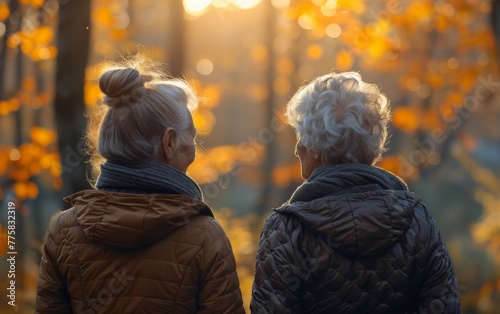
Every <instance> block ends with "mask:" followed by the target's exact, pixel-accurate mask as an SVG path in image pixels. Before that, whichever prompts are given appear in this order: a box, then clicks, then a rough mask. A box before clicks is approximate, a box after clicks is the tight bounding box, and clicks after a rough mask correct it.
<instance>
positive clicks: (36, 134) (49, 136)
mask: <svg viewBox="0 0 500 314" xmlns="http://www.w3.org/2000/svg"><path fill="white" fill-rule="evenodd" d="M30 138H31V140H32V141H33V143H36V144H39V145H40V146H43V147H45V146H47V145H49V144H50V143H53V142H54V141H55V140H56V139H57V134H56V132H54V131H52V130H47V129H44V128H40V127H34V128H32V129H31V131H30Z"/></svg>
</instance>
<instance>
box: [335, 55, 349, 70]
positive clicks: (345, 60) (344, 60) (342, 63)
mask: <svg viewBox="0 0 500 314" xmlns="http://www.w3.org/2000/svg"><path fill="white" fill-rule="evenodd" d="M352 62H353V60H352V56H351V55H350V54H349V53H348V52H347V51H341V52H339V53H338V54H337V59H336V61H335V64H336V65H337V66H338V67H339V68H341V69H343V70H348V69H350V68H351V66H352Z"/></svg>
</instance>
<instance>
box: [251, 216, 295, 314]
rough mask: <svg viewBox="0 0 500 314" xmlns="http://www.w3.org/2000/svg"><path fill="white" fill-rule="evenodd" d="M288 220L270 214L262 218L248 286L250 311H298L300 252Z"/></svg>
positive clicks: (284, 217)
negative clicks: (254, 260)
mask: <svg viewBox="0 0 500 314" xmlns="http://www.w3.org/2000/svg"><path fill="white" fill-rule="evenodd" d="M291 223H292V221H291V219H289V218H288V217H286V216H284V215H281V214H278V213H273V214H271V216H270V217H269V218H268V219H267V220H266V223H265V224H264V228H263V231H262V234H261V238H260V244H259V250H258V252H257V261H256V269H255V281H254V284H253V289H252V301H251V303H250V309H251V311H252V313H300V312H301V309H300V304H301V295H300V288H301V281H302V279H301V278H300V272H299V271H298V265H299V264H298V261H300V260H301V259H300V256H299V255H300V252H299V251H298V250H297V248H296V247H294V245H293V242H294V241H293V240H292V238H293V235H292V234H291V232H290V231H289V230H293V228H287V227H288V226H287V225H288V224H291Z"/></svg>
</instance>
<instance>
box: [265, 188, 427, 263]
mask: <svg viewBox="0 0 500 314" xmlns="http://www.w3.org/2000/svg"><path fill="white" fill-rule="evenodd" d="M418 203H419V197H418V196H417V195H416V194H414V193H412V192H409V191H403V190H372V191H368V192H362V193H350V192H348V194H341V195H338V194H337V195H330V196H325V197H322V198H319V199H316V200H313V201H310V202H293V203H291V204H285V205H283V206H282V207H280V208H277V209H275V211H277V212H279V213H283V214H289V215H293V216H295V217H296V218H298V219H299V220H300V221H301V222H302V223H303V225H304V226H305V227H306V228H307V229H308V230H310V231H311V232H312V233H314V234H316V235H318V236H320V237H321V238H323V240H325V242H326V243H328V245H329V246H330V247H332V248H334V249H337V250H339V251H341V252H342V253H343V254H345V255H348V256H353V257H363V256H376V255H380V254H383V253H385V252H386V251H387V250H388V249H389V248H390V247H392V246H393V245H394V244H396V243H397V242H398V241H399V240H400V238H401V237H402V236H403V235H404V234H405V232H406V231H407V230H408V228H409V227H410V225H411V223H412V220H413V216H414V207H415V206H416V205H417V204H418Z"/></svg>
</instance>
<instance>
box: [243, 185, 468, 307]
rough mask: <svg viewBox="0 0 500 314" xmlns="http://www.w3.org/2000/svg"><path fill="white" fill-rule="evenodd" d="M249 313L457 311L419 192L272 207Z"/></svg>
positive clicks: (369, 192) (363, 193)
mask: <svg viewBox="0 0 500 314" xmlns="http://www.w3.org/2000/svg"><path fill="white" fill-rule="evenodd" d="M251 310H252V313H315V314H316V313H415V312H417V313H460V300H459V297H458V291H457V283H456V280H455V277H454V274H453V266H452V262H451V259H450V256H449V254H448V251H447V249H446V246H445V245H444V244H443V241H442V240H441V237H440V234H439V230H438V228H437V225H436V222H435V221H434V219H432V217H431V216H430V214H429V212H428V211H427V208H426V207H425V205H424V204H422V203H421V202H420V199H419V197H418V196H417V195H415V194H413V193H411V192H408V191H394V190H380V189H372V187H370V186H367V187H366V188H365V187H361V188H359V191H357V192H354V193H353V191H349V192H348V193H347V194H342V193H339V194H337V195H330V196H325V197H322V198H319V199H316V200H313V201H310V202H293V203H291V204H285V205H284V206H282V207H280V208H278V209H275V211H274V212H273V213H272V214H271V216H270V217H269V218H268V219H267V221H266V223H265V226H264V230H263V232H262V236H261V242H260V247H259V251H258V253H257V266H256V277H255V282H254V286H253V295H252V303H251Z"/></svg>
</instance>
